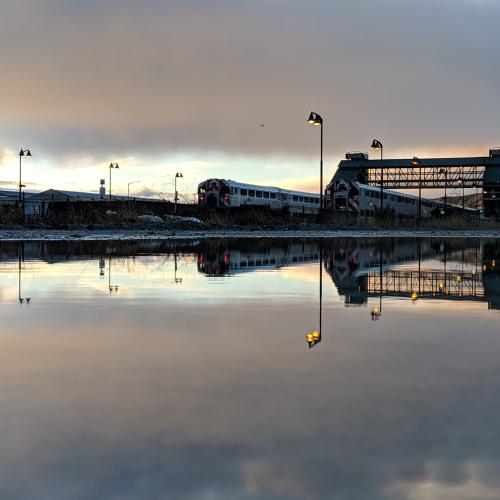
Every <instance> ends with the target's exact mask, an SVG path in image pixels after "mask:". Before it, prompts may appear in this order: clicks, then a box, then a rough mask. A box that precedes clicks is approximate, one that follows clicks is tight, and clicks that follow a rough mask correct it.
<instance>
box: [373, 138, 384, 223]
mask: <svg viewBox="0 0 500 500" xmlns="http://www.w3.org/2000/svg"><path fill="white" fill-rule="evenodd" d="M372 148H373V149H375V151H378V150H380V214H381V216H382V217H383V215H384V146H383V144H382V143H381V142H380V141H379V140H378V139H373V141H372Z"/></svg>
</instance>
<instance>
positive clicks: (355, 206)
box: [326, 180, 443, 219]
mask: <svg viewBox="0 0 500 500" xmlns="http://www.w3.org/2000/svg"><path fill="white" fill-rule="evenodd" d="M335 184H336V185H335V186H334V187H335V189H334V191H333V196H332V194H331V191H330V192H328V191H327V193H326V199H327V206H328V207H329V208H330V209H333V210H334V211H345V212H351V213H355V214H358V215H360V216H362V217H372V216H374V215H375V214H376V213H377V211H378V210H380V204H381V190H380V188H379V187H376V186H368V185H367V184H361V183H359V182H352V181H344V180H339V181H336V183H335ZM383 196H384V204H383V205H384V211H385V210H388V211H390V212H391V213H392V214H393V215H394V216H395V217H406V218H416V217H418V196H414V195H411V194H404V193H400V192H397V191H392V190H390V189H384V195H383ZM421 204H422V213H421V215H422V218H425V219H427V218H430V217H432V215H433V211H435V210H436V209H437V208H438V207H440V206H441V205H443V204H442V203H440V202H439V201H438V200H430V199H427V198H422V200H421Z"/></svg>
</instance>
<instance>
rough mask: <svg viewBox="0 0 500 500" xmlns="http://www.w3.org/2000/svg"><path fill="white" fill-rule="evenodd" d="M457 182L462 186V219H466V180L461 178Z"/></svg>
mask: <svg viewBox="0 0 500 500" xmlns="http://www.w3.org/2000/svg"><path fill="white" fill-rule="evenodd" d="M457 182H458V183H459V184H460V185H461V186H462V219H463V218H464V217H465V179H464V178H463V177H459V178H458V179H457Z"/></svg>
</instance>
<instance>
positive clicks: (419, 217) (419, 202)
mask: <svg viewBox="0 0 500 500" xmlns="http://www.w3.org/2000/svg"><path fill="white" fill-rule="evenodd" d="M411 164H412V165H415V166H418V223H419V224H420V219H421V217H422V165H421V162H420V158H417V157H416V156H414V157H413V160H412V161H411Z"/></svg>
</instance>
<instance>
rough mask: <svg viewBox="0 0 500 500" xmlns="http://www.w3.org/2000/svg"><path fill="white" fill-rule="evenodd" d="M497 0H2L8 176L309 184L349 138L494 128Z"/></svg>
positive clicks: (476, 138) (1, 153)
mask: <svg viewBox="0 0 500 500" xmlns="http://www.w3.org/2000/svg"><path fill="white" fill-rule="evenodd" d="M499 19H500V1H498V0H418V1H417V0H377V1H376V2H374V1H373V0H371V1H369V0H316V1H314V2H306V1H300V0H252V1H251V2H242V1H234V0H213V1H206V0H182V1H181V0H143V1H141V2H137V1H132V0H108V1H105V0H103V1H98V0H87V1H85V2H82V1H78V0H2V1H1V2H0V61H1V64H2V74H1V78H0V95H1V96H2V100H1V102H2V106H1V113H0V185H2V186H11V187H15V184H16V183H17V182H18V177H17V176H18V171H17V162H18V160H17V152H18V150H19V148H20V147H30V148H31V149H32V150H33V158H30V159H27V160H26V162H25V163H24V166H23V172H24V174H23V182H24V183H26V184H27V185H28V188H43V187H47V186H51V187H58V188H66V189H85V190H95V189H97V188H98V182H99V178H101V177H106V178H107V165H108V164H109V162H110V161H117V162H119V163H120V166H121V169H120V171H118V172H116V173H115V176H114V178H113V185H114V187H115V188H116V190H118V191H121V192H126V190H127V183H128V182H131V181H134V180H140V181H141V182H139V183H137V184H134V186H133V187H132V189H133V190H135V191H137V192H139V191H143V190H145V189H150V190H152V191H155V192H169V191H172V189H173V188H172V178H173V176H174V174H175V172H176V171H181V172H182V173H183V174H184V181H183V183H182V185H181V188H180V189H181V190H182V191H185V192H191V193H192V192H194V191H195V189H196V185H197V184H198V182H200V181H201V180H203V179H205V178H207V177H211V176H214V177H215V176H217V177H229V178H233V179H238V180H242V181H247V182H259V183H267V184H274V185H280V186H288V187H298V188H303V189H309V190H313V189H314V190H316V189H317V186H318V175H317V174H318V155H319V132H318V130H316V129H314V128H313V127H310V126H308V125H307V123H306V122H305V120H306V118H307V115H308V113H309V111H311V110H314V111H317V112H319V113H321V114H322V115H323V117H324V120H325V160H326V169H325V170H326V176H327V177H330V175H331V174H332V173H333V171H334V169H335V167H336V165H337V163H338V161H339V160H340V159H341V157H342V156H343V154H344V153H345V152H346V151H348V150H367V149H368V146H369V144H370V142H371V139H372V138H373V137H377V138H379V139H381V140H382V142H383V143H384V146H385V151H386V155H387V156H388V157H408V156H413V155H414V154H417V155H419V156H420V157H425V156H427V155H429V156H430V155H438V156H448V155H462V154H469V155H482V154H484V153H485V152H486V151H487V149H488V147H490V146H494V145H497V144H498V143H500V127H499V121H498V109H499V104H500V103H499V96H498V88H499V84H500V64H499V63H498V61H499V60H500V29H499V24H498V23H499Z"/></svg>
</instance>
